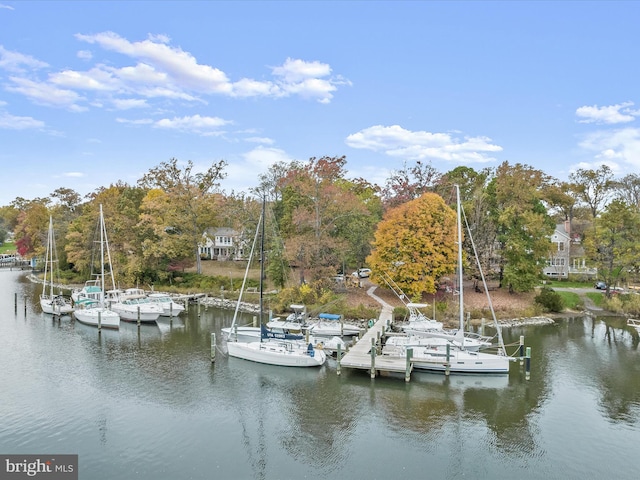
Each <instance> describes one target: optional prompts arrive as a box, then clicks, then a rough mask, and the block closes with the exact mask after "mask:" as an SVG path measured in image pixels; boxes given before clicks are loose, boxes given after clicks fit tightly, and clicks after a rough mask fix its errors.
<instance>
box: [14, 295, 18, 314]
mask: <svg viewBox="0 0 640 480" xmlns="http://www.w3.org/2000/svg"><path fill="white" fill-rule="evenodd" d="M14 295H15V297H14V301H15V311H16V313H18V294H17V293H15V294H14Z"/></svg>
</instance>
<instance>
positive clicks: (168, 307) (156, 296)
mask: <svg viewBox="0 0 640 480" xmlns="http://www.w3.org/2000/svg"><path fill="white" fill-rule="evenodd" d="M147 298H148V299H149V301H150V302H154V303H157V304H159V305H160V306H161V307H162V313H161V314H160V316H161V317H177V316H178V315H180V314H181V313H182V312H184V310H185V308H184V305H182V304H180V303H178V302H176V301H174V300H173V298H171V296H169V295H168V294H166V293H150V294H149V295H147Z"/></svg>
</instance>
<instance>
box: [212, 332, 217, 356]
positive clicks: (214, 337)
mask: <svg viewBox="0 0 640 480" xmlns="http://www.w3.org/2000/svg"><path fill="white" fill-rule="evenodd" d="M215 361H216V334H215V333H213V332H212V333H211V363H214V362H215Z"/></svg>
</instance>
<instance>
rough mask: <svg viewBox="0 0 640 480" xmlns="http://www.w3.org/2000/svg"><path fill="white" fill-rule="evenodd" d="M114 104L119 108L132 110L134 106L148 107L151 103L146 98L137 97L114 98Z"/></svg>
mask: <svg viewBox="0 0 640 480" xmlns="http://www.w3.org/2000/svg"><path fill="white" fill-rule="evenodd" d="M113 105H114V107H116V108H117V109H118V110H130V109H132V108H146V107H148V106H149V105H148V104H147V101H146V100H143V99H136V98H126V99H125V98H122V99H118V98H116V99H114V100H113Z"/></svg>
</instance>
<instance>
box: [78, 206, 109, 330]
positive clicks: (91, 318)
mask: <svg viewBox="0 0 640 480" xmlns="http://www.w3.org/2000/svg"><path fill="white" fill-rule="evenodd" d="M99 228H100V268H101V273H100V278H99V279H98V281H99V282H100V292H99V293H97V292H96V293H97V295H98V298H97V299H95V298H80V299H79V300H78V302H77V303H76V306H77V307H80V308H76V310H75V311H74V313H73V315H74V317H75V318H76V320H78V321H79V322H80V323H84V324H85V325H91V326H94V327H103V328H113V329H118V328H120V315H118V314H117V313H116V312H114V311H113V310H111V309H109V308H108V307H107V305H106V304H105V298H104V291H105V272H104V261H105V249H106V253H107V259H108V261H109V273H110V275H111V283H112V288H113V289H114V290H115V280H114V278H113V269H112V266H111V254H110V253H109V241H108V239H107V230H106V228H105V225H104V215H103V213H102V205H100V219H99Z"/></svg>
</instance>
